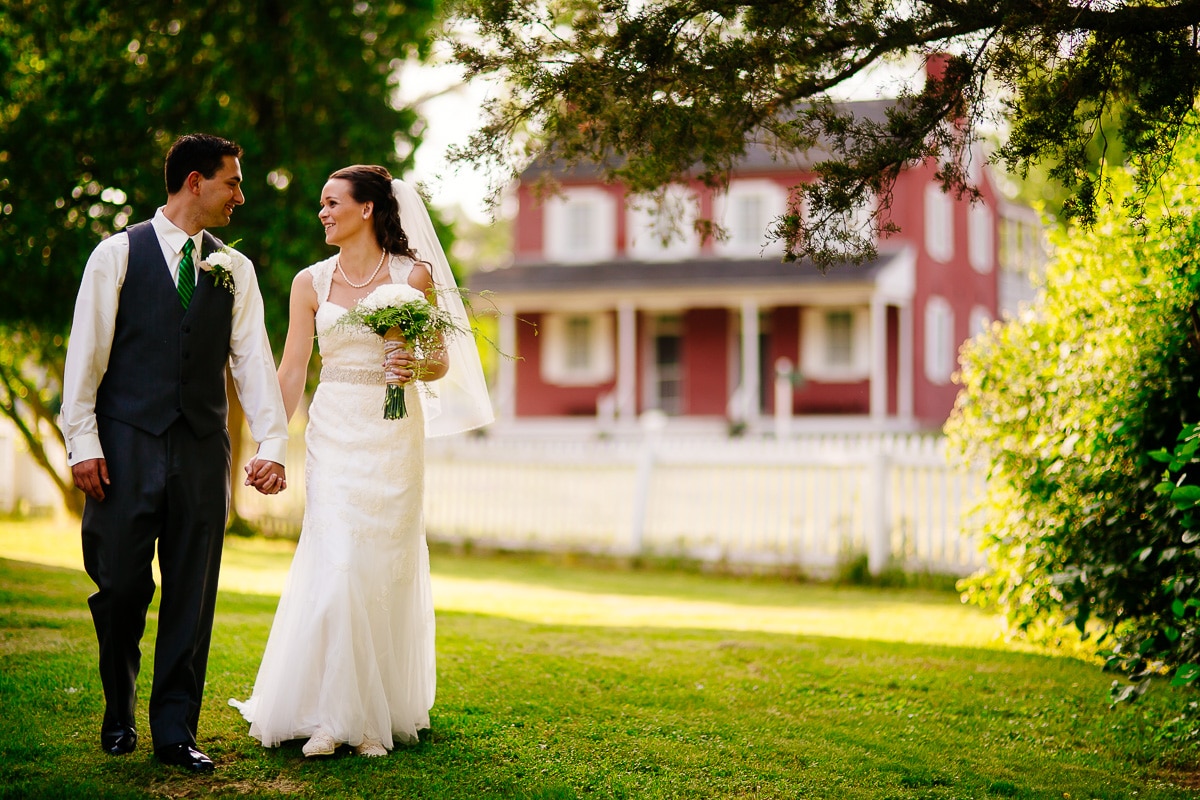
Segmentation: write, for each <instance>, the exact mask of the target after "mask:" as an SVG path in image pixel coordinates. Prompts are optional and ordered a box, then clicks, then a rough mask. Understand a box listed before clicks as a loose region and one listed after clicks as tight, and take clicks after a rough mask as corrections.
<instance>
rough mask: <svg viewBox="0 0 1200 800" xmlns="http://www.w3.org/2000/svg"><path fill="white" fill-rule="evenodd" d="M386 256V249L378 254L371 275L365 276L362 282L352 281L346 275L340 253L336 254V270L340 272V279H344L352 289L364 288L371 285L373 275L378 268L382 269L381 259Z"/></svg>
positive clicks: (377, 271)
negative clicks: (377, 261) (376, 262)
mask: <svg viewBox="0 0 1200 800" xmlns="http://www.w3.org/2000/svg"><path fill="white" fill-rule="evenodd" d="M386 258H387V250H384V251H383V252H382V253H380V254H379V263H378V264H376V265H375V271H374V272H372V273H371V277H369V278H367V279H366V280H365V281H364V282H362V283H355V282H354V281H352V280H350V279H349V278H347V277H346V270H344V269H342V256H341V254H338V257H337V271H338V272H340V273H342V280H344V281H345V282H346V284H347V285H348V286H350V287H352V288H354V289H364V288H366V287H368V286H370V285H371V282H372V281H373V280H375V276H377V275H378V274H379V270H381V269H383V261H384V259H386Z"/></svg>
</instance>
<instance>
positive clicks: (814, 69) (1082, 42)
mask: <svg viewBox="0 0 1200 800" xmlns="http://www.w3.org/2000/svg"><path fill="white" fill-rule="evenodd" d="M451 9H452V12H453V13H454V14H455V15H457V17H458V18H460V19H461V20H463V21H464V27H465V29H466V31H468V33H467V34H465V35H463V36H462V37H460V38H461V41H460V42H459V43H458V45H457V50H456V53H457V58H458V59H459V60H460V61H461V62H462V63H463V64H464V65H466V67H467V70H468V73H469V74H471V75H497V76H499V77H501V78H502V79H504V80H505V81H506V83H507V85H508V86H509V88H510V89H511V91H510V92H509V93H507V94H504V95H497V96H496V98H495V99H494V100H493V101H492V103H491V104H490V106H489V107H488V120H487V122H486V124H485V126H484V127H483V128H482V129H481V130H480V131H479V133H478V135H477V136H475V137H474V139H472V141H471V142H470V144H469V145H468V146H467V147H466V148H464V150H463V151H462V153H461V156H462V157H463V158H466V159H470V160H474V161H477V162H480V163H484V164H490V165H495V166H500V167H502V168H508V169H513V168H515V169H517V170H519V169H522V168H524V167H525V166H526V165H527V164H528V163H530V161H531V160H533V159H534V158H536V157H543V158H546V159H547V160H549V159H551V158H554V159H560V160H561V161H562V162H565V163H567V164H577V163H580V162H589V163H591V164H594V165H596V166H597V167H598V169H599V170H600V172H601V173H602V174H603V175H604V176H605V177H606V178H610V179H616V180H619V181H621V182H623V183H625V184H626V185H628V186H630V187H631V188H632V189H633V190H634V191H636V192H648V193H649V192H653V191H655V190H658V189H660V188H661V187H662V186H664V185H666V184H669V183H672V182H683V181H686V180H688V179H690V178H693V177H695V178H698V179H699V180H701V181H703V182H704V183H706V184H709V185H716V186H719V185H721V184H723V183H725V182H726V181H727V180H728V177H729V172H730V169H731V167H732V166H733V165H734V164H735V163H736V162H737V160H738V159H739V157H741V156H742V155H743V154H744V152H745V149H746V147H747V144H748V142H750V141H754V142H756V143H758V144H761V145H763V146H765V147H767V148H769V149H771V150H772V151H775V152H778V153H780V154H782V157H784V158H788V159H794V158H796V157H797V154H805V156H804V157H801V159H800V162H799V163H801V164H804V165H806V166H811V167H812V169H813V171H814V172H815V174H816V176H817V177H818V178H819V180H818V182H816V183H809V184H804V185H802V186H800V187H797V190H796V195H795V197H794V199H793V205H792V207H791V208H790V209H789V210H788V212H787V213H785V214H784V215H783V216H782V217H780V218H779V220H778V221H777V224H776V226H775V228H774V229H773V231H771V233H772V234H773V235H775V236H777V237H779V238H780V239H782V240H783V241H784V243H785V244H786V246H787V257H788V258H811V259H813V260H814V261H815V262H816V263H818V264H820V265H822V266H832V265H836V264H839V263H844V262H845V261H846V260H847V259H850V260H860V259H863V258H868V257H870V256H871V255H872V254H873V253H874V250H875V245H874V243H873V241H871V237H870V236H866V237H864V234H865V233H867V232H866V231H862V230H856V229H855V220H856V219H857V215H856V214H855V209H856V208H857V207H860V206H862V205H864V204H865V203H867V202H868V201H869V200H870V199H871V198H874V199H875V200H876V201H877V202H878V204H879V209H880V211H881V214H880V216H879V217H878V218H877V220H876V226H877V227H879V228H882V229H883V231H884V232H887V231H888V230H889V229H890V228H889V225H890V223H889V221H888V217H887V213H886V212H887V208H888V206H889V204H890V200H891V190H892V186H893V184H894V181H895V179H896V176H897V175H898V174H899V172H900V170H902V169H903V168H904V167H906V166H910V165H912V164H915V163H920V162H923V161H926V160H930V161H932V162H934V163H937V164H938V166H939V173H938V175H939V178H940V179H941V181H942V182H943V184H944V186H945V188H946V189H947V190H950V191H954V192H957V193H966V194H968V195H970V194H972V193H973V192H974V191H975V190H976V188H977V187H975V186H973V185H972V181H971V178H970V174H971V171H970V166H971V164H970V162H971V160H972V159H973V158H978V155H977V153H976V152H975V149H974V148H973V147H972V146H971V144H972V143H973V141H974V140H975V138H976V133H977V130H978V129H980V128H984V129H986V128H989V127H992V125H991V123H992V122H993V120H994V119H995V118H996V117H997V116H1006V117H1007V119H1008V121H1010V122H1011V124H1012V138H1011V139H1010V140H1009V142H1008V144H1007V145H1006V146H1005V147H1004V148H1003V150H1002V156H1003V158H1004V159H1005V160H1007V161H1008V162H1009V164H1010V166H1011V167H1012V168H1013V169H1016V170H1017V171H1019V172H1021V173H1024V172H1025V171H1026V170H1027V169H1029V168H1030V167H1032V166H1035V165H1037V164H1038V163H1039V162H1046V163H1048V164H1049V165H1050V166H1049V172H1050V175H1051V177H1053V178H1054V179H1056V180H1057V181H1059V182H1060V183H1061V184H1062V185H1063V186H1065V187H1066V190H1067V192H1068V193H1069V198H1068V200H1067V203H1066V205H1067V207H1068V208H1069V210H1070V211H1071V212H1072V213H1074V214H1076V215H1077V216H1078V217H1079V218H1080V219H1081V220H1082V221H1084V222H1085V223H1091V222H1093V221H1094V220H1095V209H1096V207H1097V204H1099V203H1102V202H1103V201H1104V199H1105V196H1106V193H1107V191H1108V189H1107V182H1106V180H1105V178H1104V176H1103V173H1097V172H1095V171H1094V170H1091V169H1090V168H1089V167H1090V165H1091V164H1092V163H1093V158H1092V153H1091V150H1093V149H1094V147H1095V145H1096V143H1098V142H1104V141H1106V139H1107V138H1110V137H1111V138H1116V137H1119V138H1120V139H1121V140H1122V142H1123V145H1124V147H1125V150H1126V152H1127V153H1128V156H1129V158H1130V160H1131V162H1132V163H1133V164H1134V165H1135V166H1136V167H1137V176H1138V180H1139V182H1140V185H1142V186H1143V187H1146V186H1152V185H1153V183H1154V181H1155V179H1156V178H1157V175H1158V174H1159V172H1160V171H1161V169H1162V168H1163V167H1164V166H1165V165H1166V164H1167V163H1169V160H1170V155H1171V152H1172V147H1173V145H1174V142H1175V138H1176V135H1177V133H1178V132H1179V130H1180V129H1181V128H1182V127H1186V125H1187V124H1188V123H1186V122H1185V119H1184V115H1185V113H1186V112H1187V110H1188V109H1190V108H1191V105H1192V102H1193V100H1194V98H1195V96H1196V91H1197V88H1198V87H1200V53H1198V52H1197V48H1196V46H1195V38H1194V26H1195V25H1196V24H1197V23H1198V22H1200V11H1197V9H1196V5H1195V3H1193V2H1190V0H1174V1H1173V2H1172V1H1171V0H1167V1H1166V2H1160V3H1153V4H1147V3H1143V2H1134V1H1133V0H1118V1H1116V2H1107V3H1103V4H1092V3H1080V2H1077V0H1048V1H1047V2H1039V3H1036V4H1030V3H1028V2H1025V1H1024V0H998V1H997V2H986V3H981V2H957V3H947V2H931V1H930V0H921V1H919V2H911V1H910V0H866V1H865V2H856V3H850V2H817V3H814V2H808V0H788V1H786V2H751V3H729V2H706V3H695V2H691V0H661V2H654V3H627V2H623V0H539V1H538V2H525V1H524V0H457V2H455V3H454V4H453V5H452V6H451ZM903 59H908V60H909V63H912V62H913V61H919V62H925V61H931V62H932V64H933V69H932V70H931V73H932V74H933V75H934V76H935V78H934V79H933V80H930V81H928V82H926V84H925V86H924V87H923V88H919V89H914V90H912V91H910V92H907V93H905V94H904V95H903V96H902V98H901V101H900V102H899V103H897V104H896V105H895V106H894V107H893V108H892V109H891V110H890V111H889V112H887V113H886V114H885V115H883V114H874V115H871V116H868V115H862V116H853V115H852V114H850V113H848V112H847V109H845V108H844V107H837V106H834V105H832V104H831V103H830V102H829V99H830V97H832V96H836V94H837V92H838V91H839V89H840V88H841V87H842V86H844V85H845V84H846V82H848V81H852V80H854V79H857V78H859V77H861V76H862V75H863V74H864V73H865V72H867V71H869V70H872V69H874V68H877V67H880V66H888V65H895V64H896V63H897V62H899V61H900V60H903ZM1114 107H1119V108H1121V109H1122V112H1123V113H1122V116H1121V119H1120V122H1119V123H1118V124H1117V125H1116V126H1112V127H1108V128H1105V127H1104V126H1103V123H1104V122H1105V121H1106V120H1108V119H1109V118H1110V111H1111V109H1113V108H1114ZM980 123H987V124H985V125H982V126H981V125H980ZM1101 149H1102V150H1103V149H1104V148H1103V147H1101ZM1110 155H1111V153H1110ZM502 171H503V170H502ZM1135 202H1136V201H1135ZM700 227H701V229H702V230H708V229H711V226H710V225H707V226H706V224H705V221H703V220H702V221H701V223H700Z"/></svg>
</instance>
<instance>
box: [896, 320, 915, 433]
mask: <svg viewBox="0 0 1200 800" xmlns="http://www.w3.org/2000/svg"><path fill="white" fill-rule="evenodd" d="M899 309H900V320H899V322H900V325H899V328H900V330H899V331H898V334H899V336H900V349H899V353H898V358H897V359H896V372H897V373H898V374H897V375H896V395H897V397H896V415H897V416H898V417H900V419H902V420H904V421H905V422H911V421H912V418H913V383H914V380H915V376H914V375H913V364H914V363H915V360H914V358H913V347H914V344H913V309H912V300H909V301H907V302H905V303H903V304H901V305H900V306H899Z"/></svg>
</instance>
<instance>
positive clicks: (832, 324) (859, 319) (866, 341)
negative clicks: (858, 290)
mask: <svg viewBox="0 0 1200 800" xmlns="http://www.w3.org/2000/svg"><path fill="white" fill-rule="evenodd" d="M869 337H870V314H869V312H868V309H867V308H866V307H865V306H864V307H855V308H806V309H804V310H803V311H802V312H801V321H800V372H801V373H802V374H803V375H804V376H805V377H806V378H812V379H813V380H823V381H858V380H862V379H864V378H866V377H867V376H868V375H869V374H870V369H871V363H870V338H869Z"/></svg>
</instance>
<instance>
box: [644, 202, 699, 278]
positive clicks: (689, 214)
mask: <svg viewBox="0 0 1200 800" xmlns="http://www.w3.org/2000/svg"><path fill="white" fill-rule="evenodd" d="M697 216H699V205H698V203H697V202H696V196H695V194H693V193H692V192H691V191H689V190H687V189H684V188H683V187H681V186H672V187H670V188H669V189H668V190H667V191H666V192H664V193H663V195H662V196H661V197H652V196H647V195H643V196H638V197H634V198H632V199H631V200H630V203H629V212H628V214H627V215H626V219H627V224H628V228H629V248H628V249H629V254H630V255H631V256H632V257H634V258H639V259H643V260H646V261H669V260H675V259H683V258H688V257H690V256H694V255H696V254H697V253H699V252H700V237H699V236H697V235H696V229H695V227H694V225H695V222H696V217H697Z"/></svg>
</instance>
